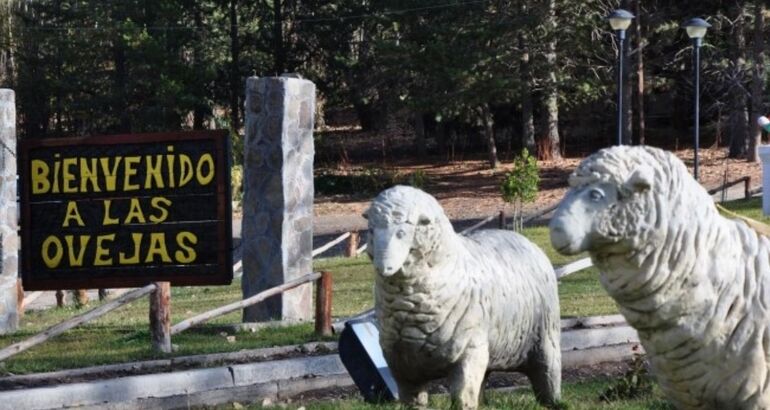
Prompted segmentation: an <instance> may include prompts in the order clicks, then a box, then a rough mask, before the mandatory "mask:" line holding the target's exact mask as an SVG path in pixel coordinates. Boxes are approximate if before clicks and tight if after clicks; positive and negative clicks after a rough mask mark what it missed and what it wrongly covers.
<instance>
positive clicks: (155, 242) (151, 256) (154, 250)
mask: <svg viewBox="0 0 770 410" xmlns="http://www.w3.org/2000/svg"><path fill="white" fill-rule="evenodd" d="M155 255H160V259H161V260H162V261H163V262H166V263H171V258H170V257H169V256H168V250H167V249H166V234H165V233H151V234H150V249H149V250H148V251H147V257H146V258H145V259H144V262H145V263H153V262H155Z"/></svg>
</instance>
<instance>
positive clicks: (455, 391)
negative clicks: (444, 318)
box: [449, 345, 489, 410]
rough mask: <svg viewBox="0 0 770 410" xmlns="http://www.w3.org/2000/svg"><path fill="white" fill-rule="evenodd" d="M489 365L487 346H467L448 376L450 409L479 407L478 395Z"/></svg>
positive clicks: (463, 409) (470, 409)
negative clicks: (450, 396)
mask: <svg viewBox="0 0 770 410" xmlns="http://www.w3.org/2000/svg"><path fill="white" fill-rule="evenodd" d="M487 364H489V349H488V348H487V346H476V345H469V346H468V347H466V350H465V354H464V355H463V358H462V359H460V361H459V362H458V363H457V365H456V366H455V367H454V368H453V369H452V371H451V373H450V374H449V391H450V392H451V395H452V408H453V409H461V410H474V409H477V408H478V407H479V394H480V392H481V388H482V386H483V384H484V376H485V375H486V374H487Z"/></svg>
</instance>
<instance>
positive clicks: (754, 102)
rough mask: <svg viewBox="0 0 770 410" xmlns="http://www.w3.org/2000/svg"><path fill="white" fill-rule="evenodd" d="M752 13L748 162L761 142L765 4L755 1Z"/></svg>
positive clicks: (752, 160) (753, 160)
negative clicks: (759, 121)
mask: <svg viewBox="0 0 770 410" xmlns="http://www.w3.org/2000/svg"><path fill="white" fill-rule="evenodd" d="M755 7H756V12H755V13H754V33H753V36H754V39H753V41H752V42H753V47H752V53H751V57H752V67H751V135H750V137H749V151H748V152H747V153H746V159H747V160H748V161H749V162H756V161H757V147H758V146H759V144H761V142H762V129H761V128H760V127H759V124H757V118H758V117H759V116H761V115H762V114H763V113H764V108H765V107H764V105H763V104H762V91H763V90H764V86H765V83H764V78H765V70H764V59H765V55H764V53H765V34H764V32H765V15H764V14H765V11H766V9H765V5H764V2H763V1H756V2H755Z"/></svg>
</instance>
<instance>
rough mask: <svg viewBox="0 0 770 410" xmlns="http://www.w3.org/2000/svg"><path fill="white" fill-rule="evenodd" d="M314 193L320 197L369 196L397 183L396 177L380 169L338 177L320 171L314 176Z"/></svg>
mask: <svg viewBox="0 0 770 410" xmlns="http://www.w3.org/2000/svg"><path fill="white" fill-rule="evenodd" d="M314 182H315V191H316V194H321V195H340V194H361V195H366V196H371V195H375V194H377V193H379V192H380V191H382V190H384V189H387V188H390V187H392V186H394V185H397V184H398V183H399V179H398V176H397V175H396V174H395V173H393V172H390V171H387V170H384V169H382V168H374V167H369V168H364V169H362V170H360V171H357V172H351V173H348V174H346V175H340V174H336V173H333V172H329V171H321V172H318V173H316V176H315V180H314Z"/></svg>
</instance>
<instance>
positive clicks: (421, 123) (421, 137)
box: [414, 111, 426, 158]
mask: <svg viewBox="0 0 770 410" xmlns="http://www.w3.org/2000/svg"><path fill="white" fill-rule="evenodd" d="M414 150H415V152H416V153H417V156H419V157H420V158H423V157H425V153H426V149H425V120H424V118H423V116H422V113H421V112H419V111H417V112H415V113H414Z"/></svg>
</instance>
